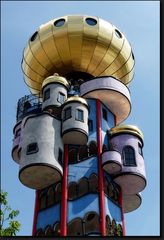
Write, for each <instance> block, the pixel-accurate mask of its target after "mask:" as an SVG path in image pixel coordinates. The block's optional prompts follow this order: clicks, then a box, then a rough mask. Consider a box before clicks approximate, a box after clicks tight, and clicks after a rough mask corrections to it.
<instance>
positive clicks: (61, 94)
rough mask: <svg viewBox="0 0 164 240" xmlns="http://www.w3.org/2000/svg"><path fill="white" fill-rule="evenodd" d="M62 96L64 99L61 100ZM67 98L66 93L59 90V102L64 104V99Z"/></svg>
mask: <svg viewBox="0 0 164 240" xmlns="http://www.w3.org/2000/svg"><path fill="white" fill-rule="evenodd" d="M60 96H63V101H60V100H61V99H60ZM65 99H66V96H65V94H64V93H63V92H58V98H57V101H58V102H59V103H61V104H63V103H64V101H65Z"/></svg>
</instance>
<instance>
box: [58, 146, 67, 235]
mask: <svg viewBox="0 0 164 240" xmlns="http://www.w3.org/2000/svg"><path fill="white" fill-rule="evenodd" d="M67 180H68V144H65V145H64V169H63V181H62V199H61V219H60V236H63V237H64V236H67V198H68V190H67V189H68V188H67V185H68V184H67Z"/></svg>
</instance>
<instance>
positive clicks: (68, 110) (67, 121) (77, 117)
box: [62, 96, 88, 145]
mask: <svg viewBox="0 0 164 240" xmlns="http://www.w3.org/2000/svg"><path fill="white" fill-rule="evenodd" d="M62 107H63V109H62V137H63V142H64V144H77V145H78V144H79V145H84V144H86V143H87V140H88V104H87V102H86V101H85V99H83V98H81V97H78V96H74V97H70V98H68V99H67V100H66V101H65V103H64V104H63V106H62Z"/></svg>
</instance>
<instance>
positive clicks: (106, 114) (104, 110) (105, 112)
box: [102, 108, 108, 122]
mask: <svg viewBox="0 0 164 240" xmlns="http://www.w3.org/2000/svg"><path fill="white" fill-rule="evenodd" d="M104 114H105V116H104ZM102 116H103V119H104V120H105V121H107V122H108V113H107V110H106V109H105V108H102Z"/></svg>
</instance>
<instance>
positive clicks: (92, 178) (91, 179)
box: [89, 173, 98, 193]
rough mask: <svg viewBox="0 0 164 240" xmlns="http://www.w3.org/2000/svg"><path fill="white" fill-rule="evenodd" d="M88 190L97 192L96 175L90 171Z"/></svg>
mask: <svg viewBox="0 0 164 240" xmlns="http://www.w3.org/2000/svg"><path fill="white" fill-rule="evenodd" d="M89 191H90V192H93V193H96V192H98V177H97V175H96V174H95V173H92V174H91V176H90V177H89Z"/></svg>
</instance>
